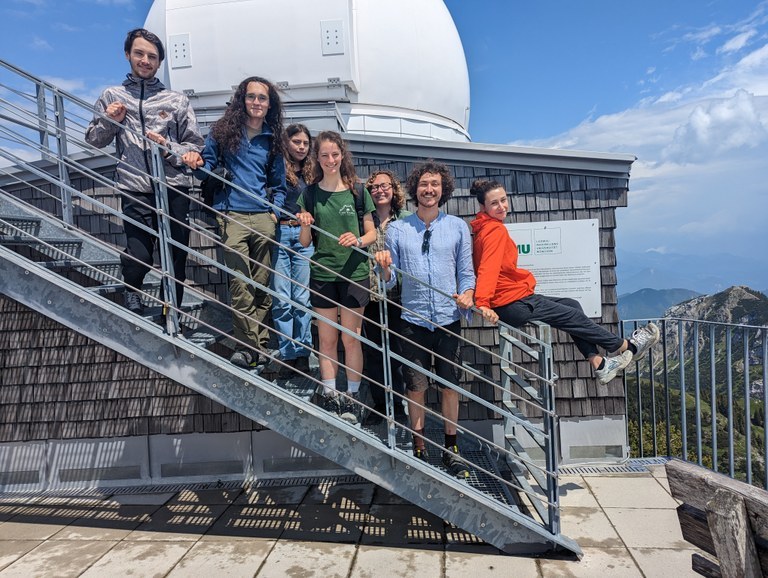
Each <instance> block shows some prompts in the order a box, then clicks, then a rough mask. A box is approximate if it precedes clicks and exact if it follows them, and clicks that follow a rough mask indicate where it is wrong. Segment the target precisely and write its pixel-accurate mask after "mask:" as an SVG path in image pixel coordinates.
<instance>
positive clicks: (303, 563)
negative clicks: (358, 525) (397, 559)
mask: <svg viewBox="0 0 768 578" xmlns="http://www.w3.org/2000/svg"><path fill="white" fill-rule="evenodd" d="M354 557H355V546H354V545H353V544H327V543H324V542H293V541H288V542H283V541H282V540H281V541H280V542H278V543H277V544H276V545H275V547H274V548H273V549H272V551H271V552H270V553H269V555H268V556H267V559H266V560H264V564H263V566H262V567H261V569H260V570H259V573H258V577H259V578H285V577H286V576H296V577H301V578H312V577H314V576H317V577H318V578H346V577H347V576H349V575H350V568H351V567H352V561H353V559H354ZM381 570H382V569H381V568H379V574H378V576H381V575H382V574H381ZM389 575H390V576H391V575H392V574H389Z"/></svg>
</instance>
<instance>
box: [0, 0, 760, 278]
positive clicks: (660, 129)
mask: <svg viewBox="0 0 768 578" xmlns="http://www.w3.org/2000/svg"><path fill="white" fill-rule="evenodd" d="M150 5H151V2H150V1H148V0H4V2H3V3H2V7H0V18H2V21H3V24H4V26H3V29H4V32H3V35H2V37H0V58H3V59H5V60H9V61H10V62H12V63H14V64H16V65H18V66H20V67H22V68H25V69H27V70H29V71H30V72H32V73H33V74H36V75H39V76H43V77H45V78H47V79H49V80H53V81H55V82H57V83H58V84H60V86H62V87H63V88H65V89H67V90H71V91H73V92H75V93H76V94H78V95H79V96H83V97H84V98H86V99H89V100H94V99H95V98H96V96H97V95H98V93H99V92H100V90H101V89H102V88H103V87H104V86H106V85H109V84H114V83H116V82H118V81H119V80H120V79H121V78H122V76H123V74H124V73H125V72H126V62H125V60H124V56H123V54H122V51H121V44H122V41H123V38H124V35H125V32H126V30H128V29H130V28H132V27H135V26H139V25H141V24H142V23H143V21H144V18H145V15H146V13H147V11H148V8H149V6H150ZM446 5H447V6H448V9H449V10H450V12H451V14H452V15H453V18H454V21H455V22H456V25H457V28H458V30H459V34H460V36H461V38H462V42H463V44H464V50H465V53H466V57H467V63H468V67H469V74H470V83H471V115H470V127H469V129H470V133H471V135H472V138H473V140H474V141H476V142H487V143H512V144H516V145H532V146H543V147H557V148H566V149H573V150H584V151H601V152H621V153H631V154H634V155H636V156H637V157H638V160H637V161H636V162H635V164H634V166H633V169H632V177H631V180H630V195H629V207H627V208H625V209H620V210H619V211H618V212H617V220H618V229H617V233H616V236H617V244H618V246H619V247H620V248H621V249H624V250H627V251H634V252H648V251H656V252H661V253H665V252H669V253H681V254H695V255H707V254H711V253H730V254H734V255H737V256H741V257H751V258H760V256H761V255H762V254H764V253H766V250H765V248H766V247H768V227H767V226H766V221H767V220H768V219H767V218H766V215H768V201H767V200H766V199H768V185H766V181H767V180H768V179H767V178H766V177H768V174H767V173H768V163H767V162H766V160H765V159H766V158H768V0H764V1H758V0H753V1H745V0H709V1H707V0H676V1H674V2H669V1H668V0H645V1H644V2H643V3H642V4H637V3H631V2H622V1H616V0H582V1H574V0H537V1H536V2H522V1H516V2H515V1H511V0H472V1H469V0H446ZM758 249H759V250H758ZM764 263H765V261H763V267H765V268H766V269H768V266H766V265H765V264H764ZM712 266H713V267H717V264H716V263H713V265H712ZM733 282H734V283H739V282H742V281H740V280H739V279H734V280H733ZM766 285H768V282H766ZM757 288H760V287H757Z"/></svg>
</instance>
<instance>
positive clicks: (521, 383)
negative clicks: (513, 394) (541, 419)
mask: <svg viewBox="0 0 768 578" xmlns="http://www.w3.org/2000/svg"><path fill="white" fill-rule="evenodd" d="M501 371H502V372H503V373H504V375H506V376H507V377H508V378H509V379H510V380H512V382H514V384H515V385H516V386H517V387H519V388H520V389H522V390H523V391H524V392H525V393H527V394H528V396H529V397H530V398H531V399H532V400H534V401H535V402H537V403H539V404H543V403H544V400H543V399H542V398H541V395H540V394H539V390H538V389H536V388H535V387H533V386H532V385H531V384H530V383H528V382H527V381H525V380H524V379H523V378H522V377H520V375H519V374H518V373H517V372H516V371H515V370H514V369H513V368H512V367H510V366H509V365H505V364H504V363H502V364H501Z"/></svg>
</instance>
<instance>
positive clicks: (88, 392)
mask: <svg viewBox="0 0 768 578" xmlns="http://www.w3.org/2000/svg"><path fill="white" fill-rule="evenodd" d="M355 161H356V164H357V168H358V173H359V175H360V176H362V177H365V176H366V175H368V174H369V173H370V172H371V171H373V170H376V169H389V170H392V171H393V172H394V173H395V174H397V175H399V177H400V178H401V179H402V180H404V179H405V177H406V175H407V174H408V172H409V171H410V170H411V168H412V167H413V165H414V162H413V161H410V160H399V159H398V160H389V159H386V158H382V157H381V155H366V154H363V153H358V154H357V155H356V158H355ZM448 164H449V166H450V168H451V170H452V171H453V174H454V176H455V179H456V191H455V193H454V198H453V199H451V200H450V201H449V202H448V204H447V205H446V207H445V209H446V210H447V211H448V212H449V213H451V214H454V215H458V216H461V217H464V218H465V219H466V220H467V221H469V220H470V219H471V218H472V217H473V216H474V214H475V211H476V202H475V200H474V199H472V198H470V197H469V187H470V185H471V182H472V181H473V180H474V179H476V178H492V179H495V180H498V181H500V182H502V183H503V184H504V186H505V188H506V190H507V191H508V192H509V193H510V194H511V195H512V197H511V205H512V208H511V217H510V218H511V220H512V221H513V222H528V221H549V220H577V219H593V218H596V219H599V222H600V263H601V281H602V301H603V308H602V322H603V324H604V325H605V326H606V328H607V329H609V330H611V331H617V329H618V312H617V307H616V304H617V295H616V273H615V265H616V258H615V251H614V248H615V239H614V229H615V227H616V220H615V209H616V207H623V206H626V204H627V188H628V178H615V177H606V176H589V175H585V174H568V173H565V172H559V171H557V170H554V169H553V170H552V171H551V172H548V171H547V170H536V171H530V170H521V169H515V168H503V167H498V166H482V165H481V164H479V163H473V166H469V165H468V164H461V163H457V162H455V161H454V162H448ZM110 172H111V169H108V170H107V171H106V176H108V177H111V176H112V175H111V174H110ZM72 183H73V186H75V187H77V188H78V189H79V190H82V191H86V192H87V193H88V194H89V195H91V196H93V197H95V198H98V199H99V200H100V201H102V202H104V203H106V204H108V205H110V206H112V207H115V208H117V207H118V203H117V199H116V198H115V195H114V194H113V193H112V192H111V191H109V190H108V189H106V188H105V187H101V186H96V185H95V184H94V182H93V181H92V180H91V179H89V178H87V177H80V178H77V177H74V178H73V179H72ZM41 189H42V190H35V189H29V188H27V189H19V188H18V187H17V188H16V190H15V191H13V194H15V195H16V196H19V197H21V198H24V199H25V200H27V201H28V202H31V203H33V204H35V205H37V206H40V207H44V208H46V209H47V210H48V211H50V212H53V213H59V214H60V209H59V206H58V204H57V203H56V202H55V201H52V200H51V199H50V197H49V196H48V195H46V194H45V193H46V192H48V193H49V194H55V192H51V191H50V186H46V187H41ZM5 190H6V191H12V189H9V188H6V189H5ZM191 217H192V218H193V219H194V220H195V221H196V222H198V224H201V225H207V226H213V224H212V221H211V220H210V218H209V217H206V216H205V215H203V214H202V213H201V212H200V211H198V210H193V212H192V214H191ZM75 218H76V222H77V224H78V225H79V226H80V227H83V228H87V229H89V230H90V231H91V232H92V234H94V235H95V236H97V237H99V238H102V239H105V240H107V241H109V242H111V243H114V244H115V245H117V246H121V245H122V229H121V225H120V221H119V219H118V218H116V217H112V216H109V215H103V214H97V213H94V212H93V211H91V210H90V209H89V208H88V207H86V206H85V205H84V204H83V203H76V204H75ZM206 243H207V246H202V245H203V238H202V236H201V235H199V234H197V233H193V234H192V239H191V242H190V245H191V246H192V247H193V248H195V249H197V250H203V251H205V252H207V253H208V254H209V255H210V256H212V257H214V258H217V257H218V255H217V254H216V253H217V250H216V248H215V247H213V246H212V243H210V242H208V241H206ZM188 279H189V282H190V283H192V284H195V285H197V286H199V287H200V288H201V289H205V291H206V292H208V293H209V294H210V295H211V296H214V297H217V298H219V299H226V294H227V290H226V283H225V280H224V278H223V276H222V275H221V273H219V272H218V271H217V270H216V269H214V268H212V267H206V266H205V265H204V264H201V263H196V262H195V261H194V260H192V259H191V260H190V263H189V267H188ZM464 335H465V337H467V338H468V339H469V340H470V341H472V342H475V343H479V344H482V345H485V346H497V345H498V333H497V330H496V329H494V328H489V327H482V324H481V323H479V322H474V323H473V324H471V325H470V326H469V327H467V328H466V329H465V333H464ZM554 341H555V346H554V356H555V371H556V373H557V374H558V375H559V380H558V382H557V413H558V414H559V415H560V416H561V417H579V416H597V415H621V414H623V413H624V397H623V389H622V386H621V382H620V381H619V380H614V382H612V383H611V384H609V385H608V386H600V387H598V385H597V382H596V381H595V379H594V377H593V376H592V371H591V369H590V368H589V366H588V364H587V362H586V361H583V360H581V359H580V354H579V353H578V351H577V350H576V348H575V346H574V345H573V342H572V341H571V340H570V338H568V337H567V336H566V335H564V334H561V333H560V332H555V334H554ZM464 358H465V360H466V361H468V362H470V363H472V364H473V365H475V366H476V367H478V368H482V369H485V370H486V371H490V372H492V374H494V375H495V376H496V377H498V367H496V368H492V367H491V366H490V365H489V364H488V363H489V360H490V358H489V356H488V355H487V354H479V355H476V354H475V351H474V349H473V348H471V347H465V348H464ZM466 386H467V387H469V388H471V389H472V390H473V391H474V392H475V393H477V394H478V395H481V396H483V397H490V396H492V395H493V394H492V393H491V392H490V391H489V388H488V387H487V386H483V385H478V384H473V383H467V384H466ZM495 397H497V398H498V397H500V396H498V395H495ZM432 401H435V399H434V397H433V398H432ZM489 417H492V416H490V415H488V412H487V410H485V409H483V408H481V407H478V406H477V405H475V404H471V403H469V402H467V401H464V402H462V407H461V412H460V419H486V418H489ZM258 428H259V426H258V424H255V423H253V422H251V421H250V420H248V419H246V418H243V417H241V416H239V415H238V414H236V413H234V412H231V411H229V410H226V409H225V408H223V407H221V406H220V405H219V404H216V403H215V402H212V401H210V400H208V399H207V398H205V397H203V396H200V395H197V394H192V393H190V391H189V390H187V389H186V388H185V387H183V386H182V385H180V384H177V383H174V382H172V381H170V380H168V379H167V378H164V377H162V376H159V375H156V374H154V373H153V372H151V371H149V370H147V369H146V368H144V367H143V366H141V365H139V364H137V363H135V362H133V361H131V360H129V359H126V358H124V357H122V356H120V355H118V354H116V353H115V352H113V351H111V350H109V349H107V348H105V347H103V346H101V345H100V344H98V343H95V342H93V341H91V340H89V339H87V338H85V337H83V336H82V335H79V334H78V333H76V332H74V331H72V330H69V329H67V328H65V327H63V326H61V325H59V324H57V323H55V322H53V321H51V320H49V319H48V318H46V317H44V316H43V315H41V314H39V313H37V312H34V311H31V310H29V309H27V308H26V307H24V306H22V305H20V304H19V303H16V302H14V301H12V300H10V299H7V298H5V297H3V296H0V442H6V441H28V440H41V439H72V438H99V437H113V436H126V435H146V434H160V433H164V434H177V433H191V432H208V433H218V432H234V431H248V430H251V429H258Z"/></svg>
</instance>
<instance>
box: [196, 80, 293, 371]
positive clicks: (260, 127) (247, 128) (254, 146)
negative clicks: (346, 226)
mask: <svg viewBox="0 0 768 578" xmlns="http://www.w3.org/2000/svg"><path fill="white" fill-rule="evenodd" d="M282 134H283V106H282V102H281V100H280V94H279V93H278V91H277V88H276V87H275V85H274V84H272V83H271V82H270V81H268V80H267V79H265V78H262V77H260V76H250V77H248V78H246V79H245V80H243V81H242V82H241V83H240V84H239V85H238V87H237V89H236V90H235V94H234V96H233V97H232V101H231V102H230V103H229V106H228V107H227V110H226V111H225V112H224V116H222V117H221V118H220V119H219V120H218V121H216V123H215V124H214V125H213V127H212V128H211V132H210V133H209V134H208V137H207V138H206V139H205V148H204V149H203V154H202V156H200V155H199V154H197V153H190V154H188V155H184V162H186V163H187V165H189V166H190V167H191V168H192V169H200V168H201V167H204V168H205V169H207V170H208V171H212V170H213V169H215V168H217V166H218V165H219V164H220V163H223V164H224V166H225V167H226V168H227V169H228V171H229V173H230V175H231V180H232V183H234V184H235V185H237V186H236V187H233V186H229V185H227V186H225V187H224V188H223V190H221V191H219V192H218V193H217V194H216V195H215V197H214V199H213V205H212V206H213V208H214V209H215V210H216V211H217V217H216V220H217V221H218V225H219V231H220V234H221V238H222V241H223V242H224V244H225V245H226V247H227V250H225V251H224V264H225V265H226V266H227V267H229V268H230V269H232V270H234V271H236V272H237V273H240V275H242V277H244V279H245V280H244V279H241V278H240V277H239V276H235V275H232V276H230V280H229V292H230V297H231V300H232V308H233V309H234V313H233V319H232V321H233V325H234V338H235V340H236V342H237V346H236V351H235V352H234V353H233V355H232V357H231V358H230V361H231V362H232V363H233V364H235V365H238V366H240V367H243V368H245V369H248V368H252V367H255V366H256V365H257V364H258V363H259V362H260V359H259V358H260V357H261V358H262V359H261V361H262V362H267V361H269V359H268V358H274V357H276V356H277V355H278V353H277V352H276V351H273V350H270V349H269V348H268V343H269V328H268V327H267V325H266V317H267V313H269V310H270V308H271V307H272V298H271V297H270V295H269V293H267V292H266V291H265V290H264V289H263V288H265V287H267V286H268V285H269V274H270V271H271V265H272V259H271V254H272V251H273V246H274V240H275V227H276V224H277V222H278V220H279V219H281V218H283V217H284V214H283V213H284V211H283V205H284V203H285V195H286V184H285V161H284V159H283V139H282ZM195 174H196V176H197V177H198V178H204V177H205V176H206V175H207V173H205V172H203V171H201V170H198V171H197V172H196V173H195Z"/></svg>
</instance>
